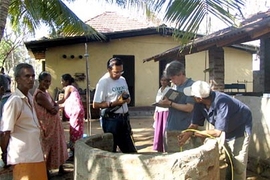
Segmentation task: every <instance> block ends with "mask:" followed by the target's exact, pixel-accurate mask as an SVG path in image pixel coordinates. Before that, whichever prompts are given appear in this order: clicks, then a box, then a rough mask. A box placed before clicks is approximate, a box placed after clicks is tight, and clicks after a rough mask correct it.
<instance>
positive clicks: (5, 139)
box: [1, 131, 10, 165]
mask: <svg viewBox="0 0 270 180" xmlns="http://www.w3.org/2000/svg"><path fill="white" fill-rule="evenodd" d="M9 139H10V131H4V132H1V149H2V160H3V161H4V163H5V165H7V147H8V144H9Z"/></svg>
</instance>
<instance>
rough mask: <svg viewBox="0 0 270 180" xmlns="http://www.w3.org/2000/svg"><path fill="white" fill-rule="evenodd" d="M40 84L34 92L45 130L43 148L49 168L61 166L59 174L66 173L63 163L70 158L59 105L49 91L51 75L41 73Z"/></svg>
mask: <svg viewBox="0 0 270 180" xmlns="http://www.w3.org/2000/svg"><path fill="white" fill-rule="evenodd" d="M38 80H39V86H38V88H37V89H36V90H35V93H34V107H35V110H36V113H37V117H38V120H39V121H40V124H41V128H42V130H43V136H42V148H43V151H44V157H45V160H46V165H47V170H52V169H57V168H59V172H58V174H63V173H65V171H64V168H63V164H64V163H65V161H66V160H67V159H68V152H67V145H66V140H65V134H64V129H63V125H62V122H61V119H60V116H59V113H58V110H59V107H58V105H57V104H56V103H55V102H54V100H53V99H52V97H51V95H50V94H49V93H48V92H47V90H48V89H49V87H50V85H51V75H50V74H49V73H48V72H42V73H40V75H39V77H38Z"/></svg>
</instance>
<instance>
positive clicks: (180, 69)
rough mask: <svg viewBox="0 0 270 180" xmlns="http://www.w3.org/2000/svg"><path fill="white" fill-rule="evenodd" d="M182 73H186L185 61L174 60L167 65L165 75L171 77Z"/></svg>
mask: <svg viewBox="0 0 270 180" xmlns="http://www.w3.org/2000/svg"><path fill="white" fill-rule="evenodd" d="M180 73H182V74H183V75H186V70H185V66H184V64H183V63H181V62H179V61H177V60H174V61H172V62H170V63H169V64H167V65H166V68H165V70H164V75H165V76H166V77H167V78H170V77H172V76H176V75H179V74H180Z"/></svg>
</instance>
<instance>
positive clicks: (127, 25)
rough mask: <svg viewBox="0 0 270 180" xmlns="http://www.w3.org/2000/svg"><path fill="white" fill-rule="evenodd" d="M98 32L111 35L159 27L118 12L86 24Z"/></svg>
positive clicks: (107, 14) (102, 15) (99, 17)
mask: <svg viewBox="0 0 270 180" xmlns="http://www.w3.org/2000/svg"><path fill="white" fill-rule="evenodd" d="M85 23H86V24H89V25H90V26H92V27H93V28H95V29H96V30H97V31H98V32H101V33H111V32H120V31H128V30H134V29H145V28H149V27H157V25H154V24H153V23H152V22H149V21H148V22H147V21H146V20H145V21H142V20H138V19H135V18H133V17H128V16H125V15H121V14H120V13H117V12H104V13H103V14H100V15H97V16H95V17H93V18H91V19H89V20H88V21H86V22H85Z"/></svg>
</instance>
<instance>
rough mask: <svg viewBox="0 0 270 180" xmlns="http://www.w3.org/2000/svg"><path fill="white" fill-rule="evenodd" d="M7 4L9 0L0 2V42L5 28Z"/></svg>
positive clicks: (0, 0)
mask: <svg viewBox="0 0 270 180" xmlns="http://www.w3.org/2000/svg"><path fill="white" fill-rule="evenodd" d="M9 4H10V0H0V41H1V39H2V37H3V34H4V30H5V27H6V21H7V15H8V8H9Z"/></svg>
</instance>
